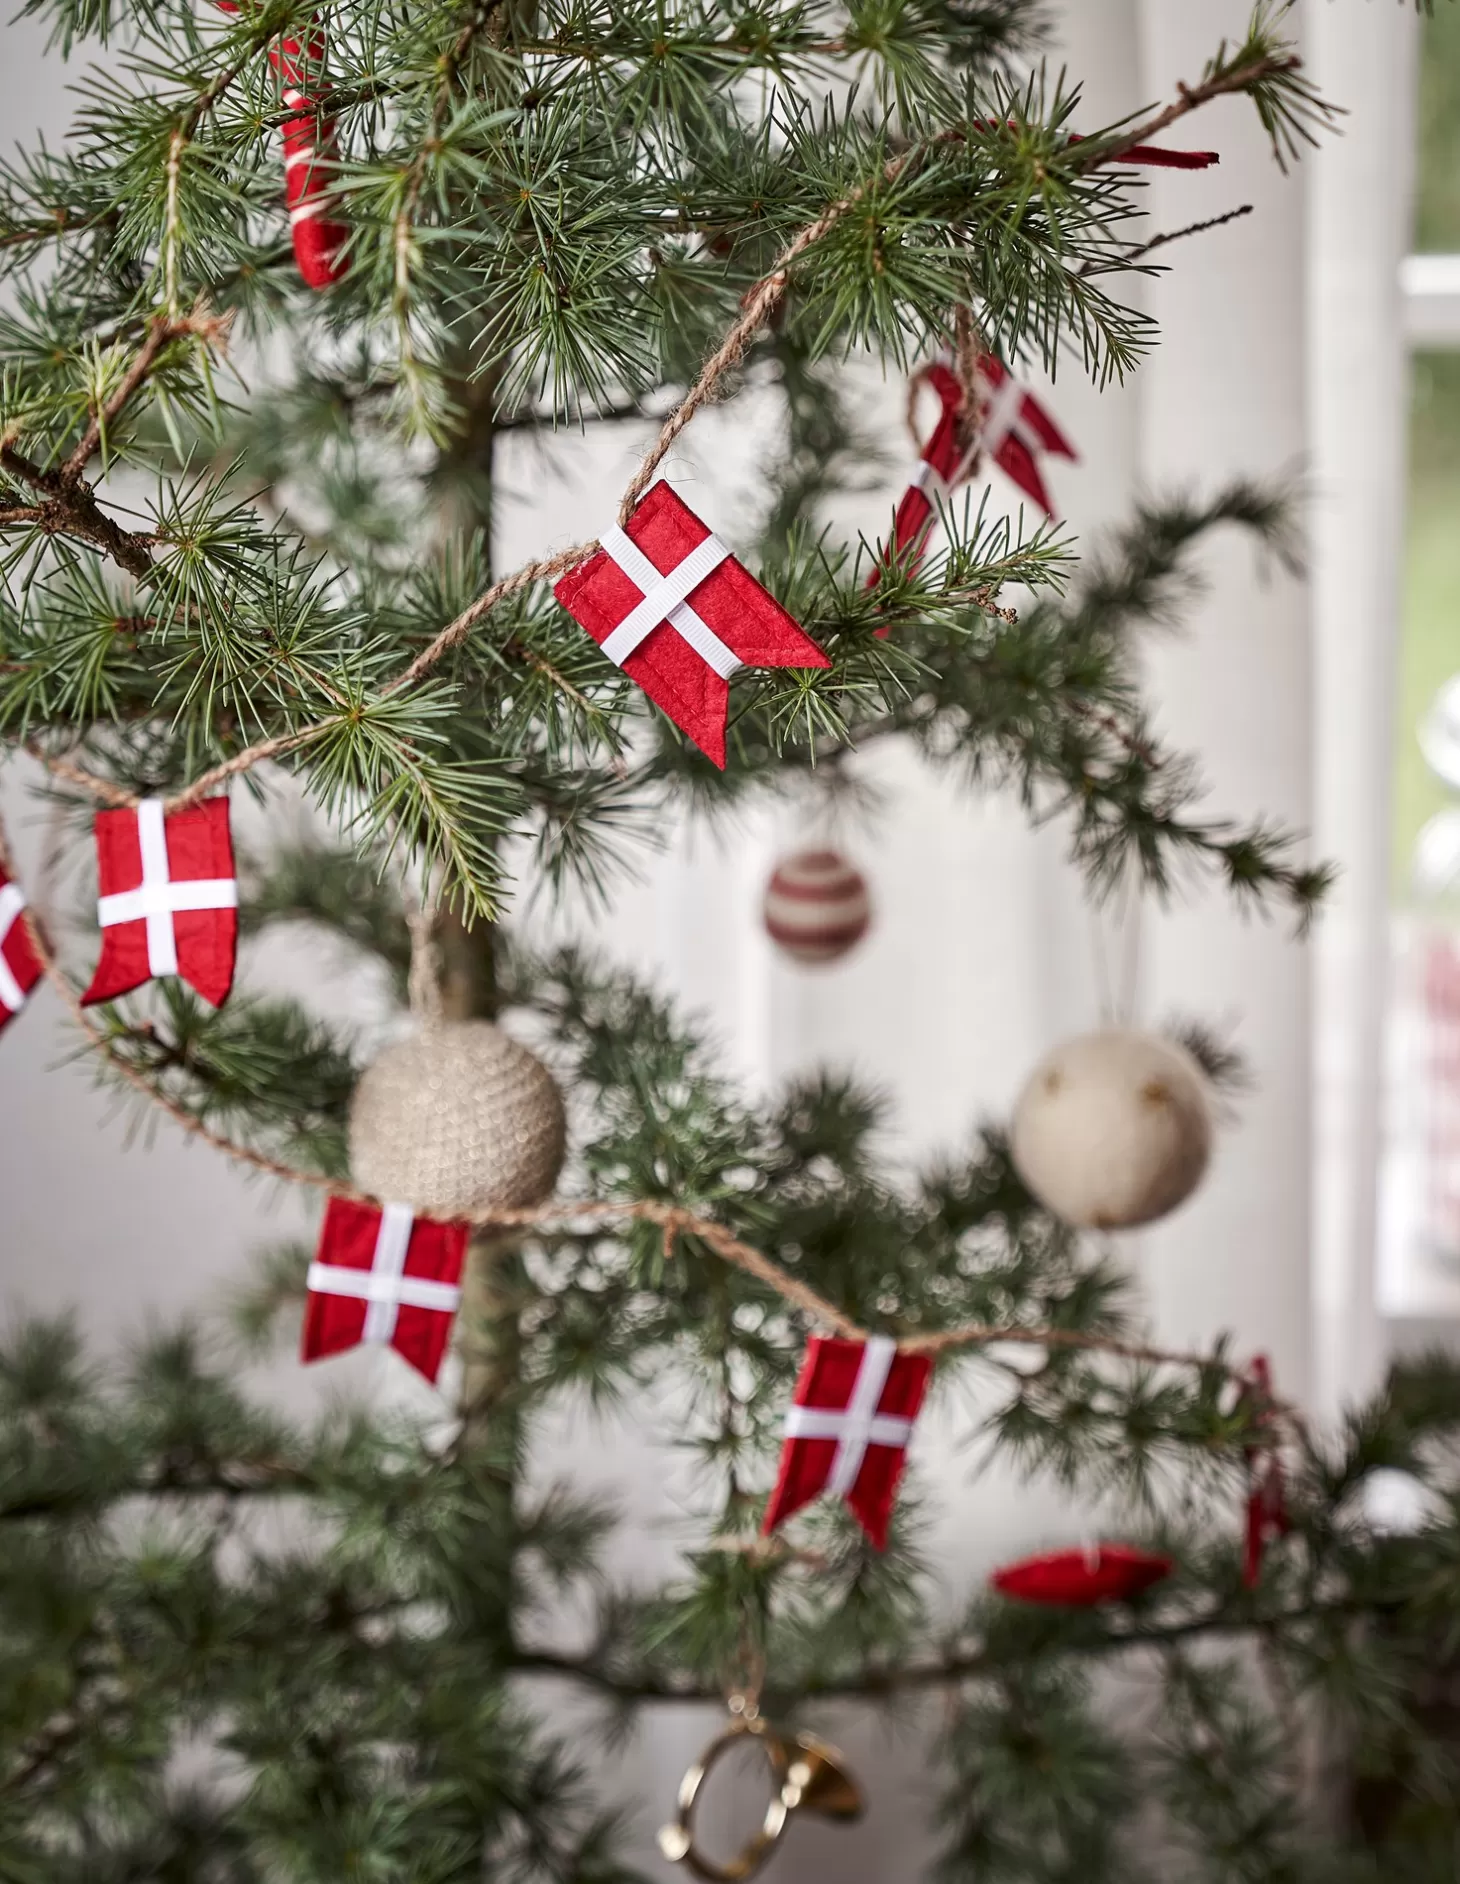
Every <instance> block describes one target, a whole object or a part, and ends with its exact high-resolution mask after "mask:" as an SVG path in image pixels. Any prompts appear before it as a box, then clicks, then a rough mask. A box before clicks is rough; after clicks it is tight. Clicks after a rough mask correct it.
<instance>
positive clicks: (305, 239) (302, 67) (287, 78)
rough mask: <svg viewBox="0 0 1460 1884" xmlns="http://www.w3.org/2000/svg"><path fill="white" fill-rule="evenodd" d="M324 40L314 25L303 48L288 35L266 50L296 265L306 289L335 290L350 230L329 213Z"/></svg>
mask: <svg viewBox="0 0 1460 1884" xmlns="http://www.w3.org/2000/svg"><path fill="white" fill-rule="evenodd" d="M214 4H215V5H216V6H218V7H219V8H220V9H221V10H222V11H223V12H224V13H237V12H238V4H237V0H214ZM324 56H325V41H324V33H323V30H322V29H321V28H320V27H319V25H318V22H317V21H316V22H312V29H311V32H310V36H309V40H308V42H307V44H305V45H302V46H301V45H300V43H299V41H298V40H297V39H293V38H290V37H289V36H288V35H287V34H286V35H285V36H284V37H283V38H281V39H279V40H277V41H275V43H274V44H273V45H271V46H270V47H269V64H270V65H271V66H273V68H274V70H275V71H276V72H277V73H278V75H279V86H280V95H281V96H282V98H283V101H284V105H285V107H286V113H287V115H286V116H285V118H284V120H283V123H282V125H281V127H280V129H281V131H282V134H283V140H284V200H285V202H286V203H287V205H288V208H289V229H290V234H291V236H292V237H293V242H294V260H295V262H296V263H297V264H298V267H299V273H300V274H301V276H302V277H303V278H304V281H305V283H306V285H307V286H308V287H311V288H328V287H331V286H333V284H334V283H335V282H337V281H338V280H339V279H340V277H341V276H342V275H343V274H344V272H345V260H344V249H345V244H346V242H347V241H348V239H349V234H350V231H349V229H348V227H347V226H346V225H345V224H344V223H343V222H341V221H340V220H339V218H338V217H337V216H336V215H334V214H332V213H331V212H332V210H333V206H334V199H333V196H332V193H331V189H330V178H331V176H332V174H333V173H334V171H335V169H336V166H337V163H338V156H339V152H338V145H337V141H336V134H335V124H334V119H333V117H332V116H331V114H330V110H329V86H328V84H327V83H325V81H324V79H323V76H322V75H323V71H324Z"/></svg>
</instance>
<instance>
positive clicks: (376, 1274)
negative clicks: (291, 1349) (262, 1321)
mask: <svg viewBox="0 0 1460 1884" xmlns="http://www.w3.org/2000/svg"><path fill="white" fill-rule="evenodd" d="M467 1236H468V1228H467V1225H466V1224H464V1223H436V1222H434V1221H433V1220H432V1219H431V1218H429V1217H417V1216H415V1215H414V1214H413V1212H412V1210H411V1207H410V1205H409V1204H384V1205H380V1206H377V1205H374V1204H357V1203H352V1202H350V1201H349V1200H348V1199H346V1198H343V1197H331V1199H330V1200H329V1204H328V1206H327V1207H326V1209H325V1213H324V1223H323V1226H322V1227H321V1229H320V1233H319V1248H318V1249H317V1251H316V1252H315V1258H314V1261H313V1262H312V1263H311V1264H310V1265H309V1299H308V1302H307V1304H306V1307H305V1313H304V1339H303V1343H302V1347H301V1350H300V1358H301V1359H302V1360H305V1361H317V1360H319V1359H320V1358H321V1357H322V1356H324V1355H326V1354H342V1353H343V1352H344V1351H345V1350H346V1349H347V1348H353V1347H358V1346H359V1345H360V1344H361V1342H364V1341H372V1342H380V1343H382V1344H384V1345H385V1346H388V1347H392V1348H394V1349H395V1351H396V1353H397V1354H400V1355H402V1356H403V1357H404V1358H405V1359H406V1360H408V1361H409V1362H410V1364H411V1366H412V1367H414V1368H415V1369H416V1370H417V1372H419V1373H422V1374H424V1375H425V1376H426V1378H427V1380H429V1381H432V1382H434V1381H435V1379H436V1376H437V1374H439V1373H440V1371H441V1360H442V1356H443V1355H444V1354H445V1352H446V1343H447V1340H448V1339H449V1338H450V1334H451V1323H452V1318H453V1316H454V1315H455V1314H456V1310H457V1307H458V1305H459V1303H460V1301H461V1268H462V1264H463V1262H464V1261H465V1260H466V1243H467Z"/></svg>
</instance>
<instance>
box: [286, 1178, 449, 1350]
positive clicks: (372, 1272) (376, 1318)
mask: <svg viewBox="0 0 1460 1884" xmlns="http://www.w3.org/2000/svg"><path fill="white" fill-rule="evenodd" d="M415 1222H416V1219H415V1214H414V1212H413V1211H412V1210H411V1207H410V1205H409V1204H386V1205H384V1206H383V1208H382V1209H381V1212H380V1228H379V1229H378V1230H377V1231H376V1233H375V1251H374V1254H373V1256H372V1257H371V1263H370V1267H369V1268H368V1269H346V1268H342V1267H340V1266H339V1265H337V1264H335V1263H321V1262H312V1263H311V1264H310V1265H309V1275H308V1277H307V1281H308V1286H309V1288H310V1289H311V1290H312V1291H313V1292H314V1293H315V1294H316V1295H348V1296H351V1297H353V1298H354V1300H356V1301H357V1302H366V1303H368V1304H369V1306H368V1307H367V1309H366V1310H365V1326H364V1328H363V1329H362V1330H361V1333H360V1339H361V1340H362V1341H378V1342H382V1343H383V1342H388V1341H389V1340H390V1338H391V1336H392V1335H393V1334H394V1333H395V1325H396V1321H397V1319H398V1317H399V1314H400V1311H401V1309H402V1308H403V1307H404V1308H429V1309H434V1310H435V1311H436V1312H437V1313H439V1314H445V1315H450V1314H452V1313H454V1312H455V1310H456V1309H457V1308H458V1307H459V1306H460V1303H461V1287H460V1284H458V1283H455V1282H437V1281H435V1280H434V1279H433V1278H432V1277H430V1276H408V1275H406V1274H405V1273H404V1271H405V1266H406V1257H407V1255H408V1254H409V1253H410V1247H411V1231H412V1230H413V1229H414V1227H415Z"/></svg>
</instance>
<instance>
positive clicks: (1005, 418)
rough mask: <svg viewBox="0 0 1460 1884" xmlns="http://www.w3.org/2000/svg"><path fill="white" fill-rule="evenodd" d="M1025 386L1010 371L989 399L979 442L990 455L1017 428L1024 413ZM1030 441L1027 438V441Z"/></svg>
mask: <svg viewBox="0 0 1460 1884" xmlns="http://www.w3.org/2000/svg"><path fill="white" fill-rule="evenodd" d="M1025 398H1026V394H1025V390H1024V388H1023V387H1022V386H1021V385H1020V384H1019V382H1018V380H1017V379H1015V377H1014V375H1013V374H1012V373H1010V374H1009V375H1008V377H1007V378H1006V379H1005V381H1004V383H1003V385H1002V386H1000V387H999V388H998V390H997V391H996V392H995V393H994V395H993V397H992V398H991V399H990V400H989V404H988V410H987V412H986V413H985V414H984V421H983V431H982V434H981V435H980V438H979V443H980V444H981V445H982V447H983V449H984V450H985V451H986V452H988V454H989V456H990V457H992V456H993V454H994V453H995V452H996V451H997V450H998V449H999V447H1000V445H1002V444H1003V442H1004V440H1005V439H1006V438H1007V437H1008V436H1009V434H1010V432H1012V431H1014V430H1016V428H1017V427H1018V424H1019V421H1020V418H1021V416H1022V414H1023V408H1024V400H1025ZM1025 442H1026V443H1027V442H1028V441H1027V440H1026V441H1025Z"/></svg>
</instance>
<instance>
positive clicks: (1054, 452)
mask: <svg viewBox="0 0 1460 1884" xmlns="http://www.w3.org/2000/svg"><path fill="white" fill-rule="evenodd" d="M978 373H979V378H980V379H981V380H983V381H984V383H985V385H986V386H987V387H988V388H989V403H988V406H987V409H986V410H985V412H984V420H983V429H982V431H981V432H980V433H979V438H978V448H979V450H980V451H985V452H987V453H988V455H989V457H990V458H992V459H993V461H994V463H995V464H996V465H997V466H998V467H999V469H1000V470H1001V471H1002V472H1003V473H1004V475H1005V477H1007V478H1011V479H1012V480H1013V482H1014V483H1015V484H1017V485H1018V486H1019V489H1020V490H1021V491H1023V493H1024V494H1025V496H1026V497H1032V498H1033V500H1034V502H1035V503H1036V504H1038V505H1039V507H1040V509H1041V510H1042V511H1043V512H1044V514H1045V515H1046V516H1047V517H1052V516H1053V515H1054V505H1053V504H1052V503H1051V502H1050V500H1049V493H1048V491H1046V490H1045V488H1044V480H1043V478H1042V477H1041V476H1040V475H1039V459H1040V457H1041V456H1042V455H1048V456H1050V457H1054V458H1070V459H1073V458H1074V457H1075V448H1074V446H1073V445H1072V444H1071V443H1070V441H1069V440H1068V439H1067V438H1066V437H1065V435H1064V433H1063V432H1062V431H1061V430H1060V428H1059V427H1058V426H1057V425H1056V424H1055V422H1054V420H1053V419H1052V418H1051V417H1050V416H1049V414H1048V413H1047V412H1046V411H1045V409H1044V407H1043V406H1042V405H1041V404H1040V403H1039V401H1038V400H1037V399H1036V398H1035V397H1034V394H1033V393H1032V392H1029V391H1027V390H1026V389H1025V388H1024V387H1023V386H1021V385H1020V384H1019V382H1018V380H1016V379H1015V378H1014V375H1013V374H1012V373H1011V372H1010V371H1009V369H1008V367H1007V366H1005V365H1004V363H1003V361H1002V360H996V359H995V358H994V356H993V355H992V354H991V353H985V354H984V355H983V356H982V357H981V358H980V360H979V363H978Z"/></svg>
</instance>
